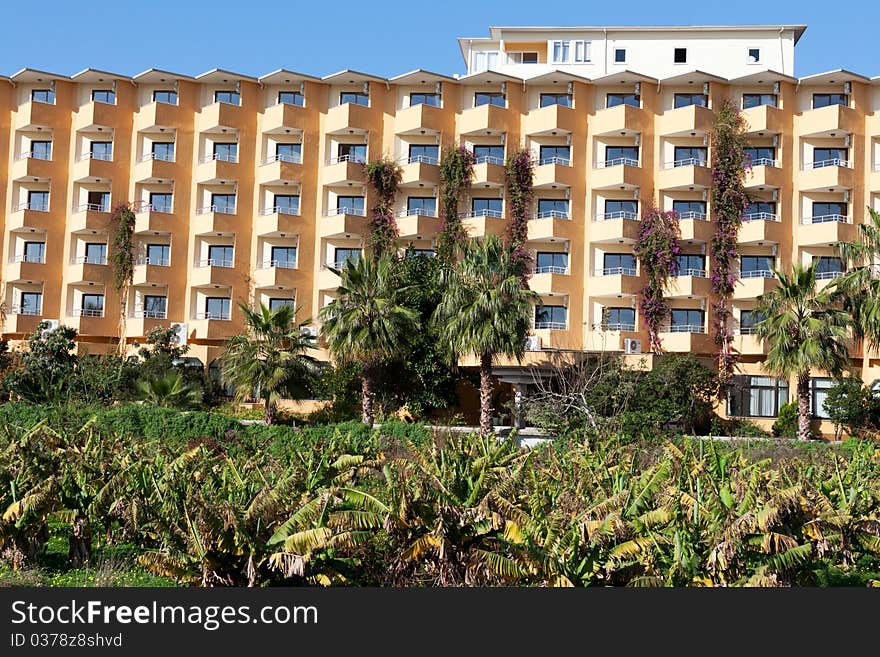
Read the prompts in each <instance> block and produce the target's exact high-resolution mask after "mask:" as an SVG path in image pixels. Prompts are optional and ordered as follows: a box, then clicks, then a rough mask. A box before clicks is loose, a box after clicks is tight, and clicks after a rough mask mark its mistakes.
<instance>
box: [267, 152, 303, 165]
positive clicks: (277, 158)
mask: <svg viewBox="0 0 880 657" xmlns="http://www.w3.org/2000/svg"><path fill="white" fill-rule="evenodd" d="M273 162H290V163H291V164H302V154H299V155H293V154H291V153H275V155H269V156H268V157H267V158H266V159H264V160H263V161H262V162H261V163H260V164H272V163H273Z"/></svg>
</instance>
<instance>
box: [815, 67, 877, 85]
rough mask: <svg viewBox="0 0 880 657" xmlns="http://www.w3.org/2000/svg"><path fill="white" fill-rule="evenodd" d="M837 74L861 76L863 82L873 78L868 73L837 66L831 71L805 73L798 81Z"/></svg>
mask: <svg viewBox="0 0 880 657" xmlns="http://www.w3.org/2000/svg"><path fill="white" fill-rule="evenodd" d="M837 74H840V75H848V76H851V77H854V78H859V79H860V80H862V81H863V82H870V81H871V78H869V77H868V76H866V75H862V74H861V73H855V72H853V71H849V70H847V69H845V68H835V69H833V70H831V71H823V72H822V73H813V74H812V75H804V76H802V77H800V78H798V82H804V81H809V80H814V79H816V78H821V77H825V76H826V75H837Z"/></svg>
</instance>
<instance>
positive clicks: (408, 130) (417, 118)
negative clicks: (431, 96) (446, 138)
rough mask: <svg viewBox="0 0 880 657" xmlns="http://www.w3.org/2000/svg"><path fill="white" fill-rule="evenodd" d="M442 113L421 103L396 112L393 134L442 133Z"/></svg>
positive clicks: (450, 125)
mask: <svg viewBox="0 0 880 657" xmlns="http://www.w3.org/2000/svg"><path fill="white" fill-rule="evenodd" d="M448 115H449V118H450V120H449V121H448V125H449V127H448V129H446V130H445V131H447V132H451V130H452V120H451V118H452V112H449V114H448ZM446 124H447V121H446V120H445V116H444V111H443V109H442V108H440V107H434V106H432V105H427V104H425V103H422V104H420V105H413V106H412V107H406V108H404V109H402V110H398V112H397V114H396V115H395V117H394V132H395V134H398V135H420V134H439V133H441V132H444V126H446Z"/></svg>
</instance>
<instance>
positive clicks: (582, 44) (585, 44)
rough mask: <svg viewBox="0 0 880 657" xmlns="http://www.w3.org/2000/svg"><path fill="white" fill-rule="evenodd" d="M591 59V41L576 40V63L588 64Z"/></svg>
mask: <svg viewBox="0 0 880 657" xmlns="http://www.w3.org/2000/svg"><path fill="white" fill-rule="evenodd" d="M589 61H590V42H589V41H575V42H574V63H575V64H587V63H589Z"/></svg>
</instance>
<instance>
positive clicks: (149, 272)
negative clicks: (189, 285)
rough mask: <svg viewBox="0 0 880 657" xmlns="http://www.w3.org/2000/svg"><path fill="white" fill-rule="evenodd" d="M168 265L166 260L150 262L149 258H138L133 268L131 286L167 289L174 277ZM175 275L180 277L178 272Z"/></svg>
mask: <svg viewBox="0 0 880 657" xmlns="http://www.w3.org/2000/svg"><path fill="white" fill-rule="evenodd" d="M170 265H171V263H170V262H169V261H168V260H165V261H161V260H155V261H151V260H150V258H146V257H142V258H139V259H138V261H137V263H136V264H135V266H134V271H133V275H132V285H150V286H152V285H156V286H159V287H168V285H169V284H170V283H171V282H172V280H173V278H174V277H175V272H174V271H173V270H172V268H171V266H170ZM176 275H177V276H180V272H176Z"/></svg>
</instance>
